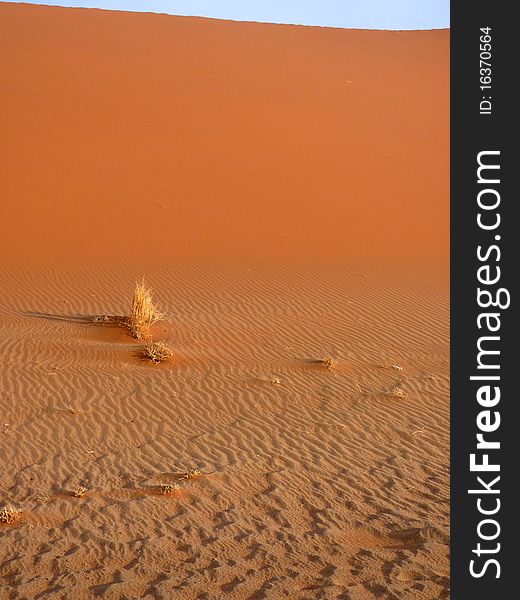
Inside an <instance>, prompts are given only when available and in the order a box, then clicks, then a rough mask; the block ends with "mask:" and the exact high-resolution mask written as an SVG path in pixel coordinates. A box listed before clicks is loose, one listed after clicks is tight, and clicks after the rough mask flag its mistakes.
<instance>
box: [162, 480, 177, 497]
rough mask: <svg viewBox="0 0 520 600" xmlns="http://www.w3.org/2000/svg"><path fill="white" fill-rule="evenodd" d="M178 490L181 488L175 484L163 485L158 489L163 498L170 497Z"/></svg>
mask: <svg viewBox="0 0 520 600" xmlns="http://www.w3.org/2000/svg"><path fill="white" fill-rule="evenodd" d="M180 489H181V486H180V485H178V484H177V483H165V484H164V485H162V486H161V488H160V490H161V494H163V496H171V495H172V494H175V492H178V491H179V490H180Z"/></svg>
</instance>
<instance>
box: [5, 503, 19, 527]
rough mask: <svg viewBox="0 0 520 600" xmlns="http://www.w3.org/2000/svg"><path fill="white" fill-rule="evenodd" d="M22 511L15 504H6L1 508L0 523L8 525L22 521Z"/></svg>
mask: <svg viewBox="0 0 520 600" xmlns="http://www.w3.org/2000/svg"><path fill="white" fill-rule="evenodd" d="M21 519H22V513H21V511H20V510H19V509H18V508H15V507H14V506H6V507H5V508H2V510H0V523H5V524H6V525H12V524H13V523H17V522H18V521H21Z"/></svg>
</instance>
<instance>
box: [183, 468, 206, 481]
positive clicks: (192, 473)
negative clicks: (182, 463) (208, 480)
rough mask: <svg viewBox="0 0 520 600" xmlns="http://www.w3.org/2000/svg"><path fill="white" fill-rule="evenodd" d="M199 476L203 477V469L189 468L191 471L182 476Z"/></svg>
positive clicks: (185, 477) (194, 477)
mask: <svg viewBox="0 0 520 600" xmlns="http://www.w3.org/2000/svg"><path fill="white" fill-rule="evenodd" d="M199 477H202V471H199V470H198V469H189V471H186V473H184V474H183V475H182V476H181V479H198V478H199Z"/></svg>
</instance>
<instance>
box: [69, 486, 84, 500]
mask: <svg viewBox="0 0 520 600" xmlns="http://www.w3.org/2000/svg"><path fill="white" fill-rule="evenodd" d="M87 492H88V490H87V488H86V487H83V486H82V485H79V486H78V487H77V488H75V489H74V490H72V492H71V494H72V495H73V496H74V498H83V496H84V495H85V494H86V493H87Z"/></svg>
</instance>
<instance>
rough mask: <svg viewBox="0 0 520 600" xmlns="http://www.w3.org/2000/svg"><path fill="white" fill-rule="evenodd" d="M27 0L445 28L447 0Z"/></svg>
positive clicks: (208, 14)
mask: <svg viewBox="0 0 520 600" xmlns="http://www.w3.org/2000/svg"><path fill="white" fill-rule="evenodd" d="M25 1H26V2H28V3H29V4H51V5H54V6H85V7H90V8H107V9H113V10H131V11H142V12H160V13H169V14H172V15H195V16H201V17H215V18H219V19H234V20H237V21H265V22H268V23H297V24H301V25H324V26H328V27H350V28H360V29H437V28H441V27H449V19H450V16H449V12H450V3H449V0H148V1H145V0H97V1H95V0H94V1H90V0H80V1H79V2H77V1H75V0H65V1H53V0H47V1H46V2H40V1H33V2H31V0H25Z"/></svg>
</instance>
